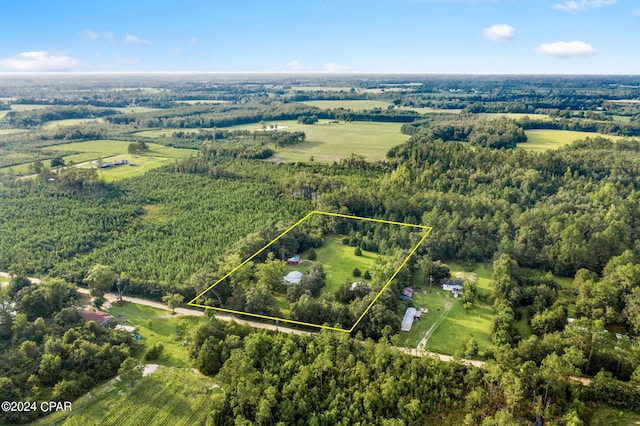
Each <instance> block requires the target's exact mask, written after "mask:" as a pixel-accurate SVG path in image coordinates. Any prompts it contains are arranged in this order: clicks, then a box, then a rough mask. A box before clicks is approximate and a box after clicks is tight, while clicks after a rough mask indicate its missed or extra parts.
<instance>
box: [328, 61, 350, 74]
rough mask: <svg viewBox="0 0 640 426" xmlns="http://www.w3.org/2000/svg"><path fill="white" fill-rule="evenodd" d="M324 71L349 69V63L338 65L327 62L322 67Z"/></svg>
mask: <svg viewBox="0 0 640 426" xmlns="http://www.w3.org/2000/svg"><path fill="white" fill-rule="evenodd" d="M322 70H323V71H324V72H345V71H349V70H351V67H350V66H349V65H340V64H336V63H335V62H327V63H326V64H324V67H323V68H322Z"/></svg>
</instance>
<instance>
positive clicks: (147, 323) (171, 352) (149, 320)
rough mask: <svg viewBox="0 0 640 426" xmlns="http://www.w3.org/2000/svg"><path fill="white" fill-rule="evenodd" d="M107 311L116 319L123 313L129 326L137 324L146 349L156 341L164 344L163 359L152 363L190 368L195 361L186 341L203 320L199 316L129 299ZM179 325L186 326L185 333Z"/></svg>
mask: <svg viewBox="0 0 640 426" xmlns="http://www.w3.org/2000/svg"><path fill="white" fill-rule="evenodd" d="M107 311H108V312H109V313H110V314H111V315H113V317H114V318H115V319H116V320H119V318H120V316H122V317H124V318H125V319H126V325H131V326H134V327H136V328H137V329H138V330H137V333H138V334H139V335H140V336H142V342H143V343H144V345H145V348H146V349H147V350H148V349H149V348H150V347H151V346H153V345H154V344H156V343H162V345H163V346H164V350H163V352H162V355H161V356H160V358H159V359H158V360H155V361H149V362H154V363H156V364H163V365H169V366H173V367H191V364H192V363H191V360H190V359H189V355H188V353H187V348H186V347H185V346H184V345H183V343H184V341H185V340H186V339H187V337H188V335H189V330H191V329H192V328H193V327H194V326H195V325H196V324H197V323H198V321H199V320H200V318H199V317H193V316H177V315H171V312H169V311H165V310H162V309H156V308H151V307H149V306H143V305H137V304H134V303H128V302H124V304H123V305H122V306H113V307H111V308H109V309H107ZM180 328H182V329H183V331H182V332H180ZM176 331H178V333H176Z"/></svg>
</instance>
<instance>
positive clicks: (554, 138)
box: [518, 129, 623, 151]
mask: <svg viewBox="0 0 640 426" xmlns="http://www.w3.org/2000/svg"><path fill="white" fill-rule="evenodd" d="M525 133H526V134H527V139H528V140H527V142H523V143H519V144H518V149H524V150H527V151H546V150H548V149H556V148H560V147H561V146H564V145H568V144H570V143H571V142H573V141H576V140H578V139H584V138H595V137H597V136H601V137H604V138H608V139H612V140H614V141H618V140H620V139H623V138H622V137H621V136H612V135H604V134H602V133H591V132H574V131H572V130H546V129H543V130H525Z"/></svg>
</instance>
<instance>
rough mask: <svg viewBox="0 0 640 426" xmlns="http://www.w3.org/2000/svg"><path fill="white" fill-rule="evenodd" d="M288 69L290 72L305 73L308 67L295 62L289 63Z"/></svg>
mask: <svg viewBox="0 0 640 426" xmlns="http://www.w3.org/2000/svg"><path fill="white" fill-rule="evenodd" d="M287 68H288V69H289V70H290V71H304V70H306V69H307V66H306V65H305V64H303V63H302V62H300V61H297V60H293V61H289V62H287Z"/></svg>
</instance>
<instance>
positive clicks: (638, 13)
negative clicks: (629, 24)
mask: <svg viewBox="0 0 640 426" xmlns="http://www.w3.org/2000/svg"><path fill="white" fill-rule="evenodd" d="M632 13H633V14H634V15H636V16H640V9H636V10H634V11H633V12H632Z"/></svg>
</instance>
